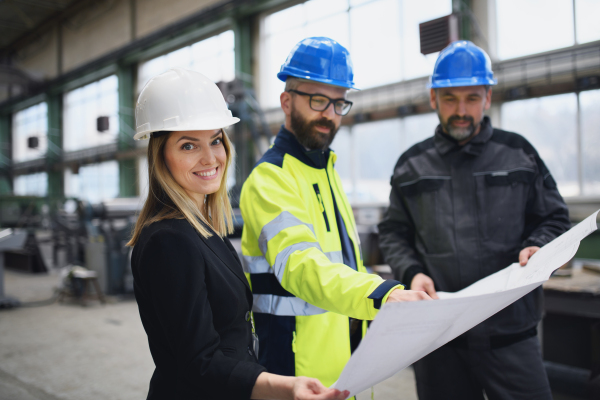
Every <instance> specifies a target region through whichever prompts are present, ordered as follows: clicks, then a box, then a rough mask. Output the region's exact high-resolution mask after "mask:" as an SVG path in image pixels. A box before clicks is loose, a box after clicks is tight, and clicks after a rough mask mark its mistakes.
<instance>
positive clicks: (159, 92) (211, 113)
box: [133, 68, 240, 140]
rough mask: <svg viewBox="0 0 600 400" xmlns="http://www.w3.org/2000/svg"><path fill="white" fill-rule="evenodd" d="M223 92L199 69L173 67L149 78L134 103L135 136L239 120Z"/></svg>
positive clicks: (216, 126)
mask: <svg viewBox="0 0 600 400" xmlns="http://www.w3.org/2000/svg"><path fill="white" fill-rule="evenodd" d="M239 121H240V119H239V118H235V117H233V116H232V115H231V111H229V110H228V109H227V104H226V103H225V100H224V99H223V94H221V91H220V90H219V88H218V87H217V85H215V83H214V82H213V81H211V80H210V79H208V78H207V77H206V76H204V75H202V74H201V73H200V72H196V71H191V70H188V69H183V68H173V69H170V70H168V71H166V72H163V73H162V74H160V75H157V76H155V77H154V78H152V79H150V81H149V82H148V83H147V84H146V86H144V88H143V89H142V92H141V93H140V97H139V98H138V102H137V105H136V107H135V122H136V133H135V135H134V136H133V138H134V139H135V140H141V139H149V138H150V134H151V133H152V132H158V131H195V130H211V129H219V128H225V127H226V126H229V125H233V124H235V123H237V122H239Z"/></svg>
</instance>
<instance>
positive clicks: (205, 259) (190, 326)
mask: <svg viewBox="0 0 600 400" xmlns="http://www.w3.org/2000/svg"><path fill="white" fill-rule="evenodd" d="M131 266H132V270H133V277H134V290H135V296H136V299H137V302H138V307H139V311H140V316H141V319H142V323H143V325H144V329H145V330H146V334H147V335H148V343H149V345H150V352H151V353H152V358H153V359H154V364H155V365H156V369H155V370H154V374H153V376H152V379H151V381H150V389H149V393H148V399H152V400H156V399H169V400H172V399H249V398H250V394H251V392H252V388H253V387H254V384H255V383H256V378H257V377H258V375H259V374H260V373H261V372H263V371H265V368H264V367H262V366H260V365H259V364H258V363H257V359H256V355H255V354H254V351H253V349H252V326H251V322H250V321H249V319H248V316H249V311H250V310H251V309H252V292H251V291H250V287H249V285H248V281H247V280H246V276H245V275H244V272H243V270H242V266H241V263H240V260H239V257H238V255H237V253H236V251H235V249H234V248H233V246H232V245H231V243H230V242H229V240H228V239H227V238H224V239H221V238H220V237H219V236H218V235H216V234H214V235H213V236H211V237H210V238H208V239H205V238H203V237H202V236H200V235H199V234H198V233H197V232H196V231H195V230H194V228H193V227H192V226H191V225H190V224H189V223H188V222H187V220H185V219H170V220H163V221H159V222H155V223H153V224H151V225H150V226H148V227H146V228H144V229H143V231H142V234H141V235H140V238H139V240H138V242H137V244H136V245H135V247H134V249H133V255H132V259H131Z"/></svg>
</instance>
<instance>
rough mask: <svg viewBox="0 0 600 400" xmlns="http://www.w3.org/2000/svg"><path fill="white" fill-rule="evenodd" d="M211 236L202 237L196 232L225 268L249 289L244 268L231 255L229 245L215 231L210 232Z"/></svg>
mask: <svg viewBox="0 0 600 400" xmlns="http://www.w3.org/2000/svg"><path fill="white" fill-rule="evenodd" d="M212 234H213V235H212V236H211V237H209V238H204V237H202V235H200V234H198V236H199V237H200V239H201V240H202V241H203V242H204V243H206V246H207V247H208V248H209V249H210V250H211V251H212V252H213V253H214V254H215V255H216V256H217V257H218V258H219V259H220V260H221V261H222V262H223V264H225V266H226V267H227V268H229V269H230V270H231V272H233V273H234V275H235V276H237V277H238V278H239V279H240V280H241V281H242V282H244V285H246V288H247V289H248V291H250V292H251V290H250V284H249V283H248V279H246V275H245V274H244V269H243V268H242V265H241V264H240V263H239V261H238V260H237V259H236V258H235V257H234V256H233V254H232V253H231V250H230V249H229V247H228V246H227V245H226V244H225V242H224V241H223V239H221V238H220V237H219V235H217V234H216V233H214V232H212Z"/></svg>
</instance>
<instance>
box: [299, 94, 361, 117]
mask: <svg viewBox="0 0 600 400" xmlns="http://www.w3.org/2000/svg"><path fill="white" fill-rule="evenodd" d="M288 92H294V93H297V94H299V95H302V96H308V97H310V101H309V104H310V108H312V109H313V110H315V111H325V110H327V107H329V105H330V104H331V103H333V110H334V111H335V113H336V114H337V115H342V116H343V115H346V114H348V113H349V112H350V109H351V108H352V102H351V101H349V100H346V99H331V98H329V97H327V96H325V95H323V94H310V93H304V92H301V91H299V90H295V89H291V90H288Z"/></svg>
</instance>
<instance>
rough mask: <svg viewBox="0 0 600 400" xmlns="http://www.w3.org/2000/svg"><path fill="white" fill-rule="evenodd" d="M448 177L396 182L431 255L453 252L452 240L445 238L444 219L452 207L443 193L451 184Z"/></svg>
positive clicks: (420, 236) (422, 240) (419, 235)
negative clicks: (448, 207)
mask: <svg viewBox="0 0 600 400" xmlns="http://www.w3.org/2000/svg"><path fill="white" fill-rule="evenodd" d="M450 179H451V178H450V177H449V176H434V177H421V178H419V179H416V180H412V181H409V182H401V181H397V182H395V187H396V189H398V190H399V191H400V192H401V193H402V197H403V198H404V201H405V204H406V206H407V208H408V209H409V212H410V215H411V217H412V219H413V222H414V224H415V229H416V231H417V236H418V237H419V238H420V239H421V242H422V243H423V245H424V246H425V250H426V251H427V253H429V254H441V253H446V252H448V251H450V250H451V241H450V240H447V238H446V237H444V234H443V231H442V222H441V218H442V216H443V213H444V212H445V211H444V210H443V209H445V208H446V206H447V205H448V204H449V203H448V202H446V201H445V199H444V193H447V190H443V189H444V187H445V186H449V185H450Z"/></svg>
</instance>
